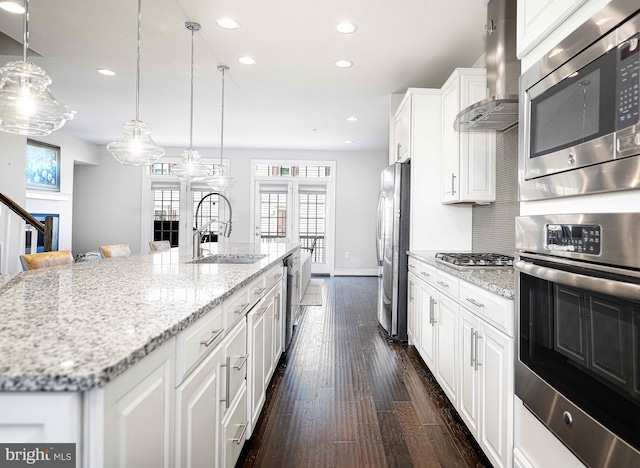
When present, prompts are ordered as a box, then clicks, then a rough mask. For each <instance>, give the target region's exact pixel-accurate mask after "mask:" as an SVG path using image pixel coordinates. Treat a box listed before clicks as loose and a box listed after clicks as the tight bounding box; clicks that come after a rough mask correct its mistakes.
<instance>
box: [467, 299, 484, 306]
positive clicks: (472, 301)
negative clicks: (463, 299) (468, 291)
mask: <svg viewBox="0 0 640 468" xmlns="http://www.w3.org/2000/svg"><path fill="white" fill-rule="evenodd" d="M467 302H471V303H472V304H473V305H474V306H476V307H484V304H483V303H482V302H478V301H476V300H475V299H473V298H471V297H467Z"/></svg>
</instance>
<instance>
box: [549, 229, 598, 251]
mask: <svg viewBox="0 0 640 468" xmlns="http://www.w3.org/2000/svg"><path fill="white" fill-rule="evenodd" d="M545 231H546V232H545V239H546V242H545V247H546V248H547V249H548V250H562V251H565V252H576V253H586V254H591V255H600V239H601V237H602V236H601V234H602V228H601V227H600V226H598V225H597V224H595V225H593V224H589V225H587V224H547V225H546V226H545Z"/></svg>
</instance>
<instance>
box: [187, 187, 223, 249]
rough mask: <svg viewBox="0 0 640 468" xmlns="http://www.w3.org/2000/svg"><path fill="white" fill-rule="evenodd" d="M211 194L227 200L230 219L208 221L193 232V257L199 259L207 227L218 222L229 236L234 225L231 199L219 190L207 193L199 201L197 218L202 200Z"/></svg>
mask: <svg viewBox="0 0 640 468" xmlns="http://www.w3.org/2000/svg"><path fill="white" fill-rule="evenodd" d="M211 195H218V197H219V198H221V199H223V200H224V201H226V202H227V205H228V206H229V219H228V220H227V221H220V220H218V219H212V220H210V221H209V222H207V223H206V224H204V225H203V226H201V227H199V228H198V227H196V230H195V232H194V233H193V259H194V260H197V259H198V258H200V257H201V256H202V250H201V248H200V244H201V242H202V233H203V232H204V230H205V229H207V228H208V227H209V226H211V225H212V224H213V223H218V224H219V225H220V226H222V235H223V236H224V237H229V236H230V235H231V229H232V225H231V219H232V208H231V202H230V201H229V199H228V198H227V197H225V196H224V195H222V194H221V193H218V192H212V193H209V194H207V195H205V196H204V197H202V200H200V203H198V207H197V208H196V216H195V218H196V220H197V219H198V210H199V209H200V204H201V203H202V201H203V200H204V199H205V198H207V197H210V196H211Z"/></svg>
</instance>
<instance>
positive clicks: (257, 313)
mask: <svg viewBox="0 0 640 468" xmlns="http://www.w3.org/2000/svg"><path fill="white" fill-rule="evenodd" d="M268 308H269V306H268V305H266V306H264V307H261V308H260V309H258V310H256V316H261V315H262V314H264V313H265V312H266V310H267V309H268Z"/></svg>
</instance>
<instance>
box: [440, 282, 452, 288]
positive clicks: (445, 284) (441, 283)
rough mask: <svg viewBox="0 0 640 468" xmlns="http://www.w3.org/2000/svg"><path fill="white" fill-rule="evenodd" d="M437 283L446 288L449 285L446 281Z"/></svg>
mask: <svg viewBox="0 0 640 468" xmlns="http://www.w3.org/2000/svg"><path fill="white" fill-rule="evenodd" d="M438 284H439V285H440V286H442V287H443V288H448V287H449V285H448V284H447V283H445V282H444V281H438Z"/></svg>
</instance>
